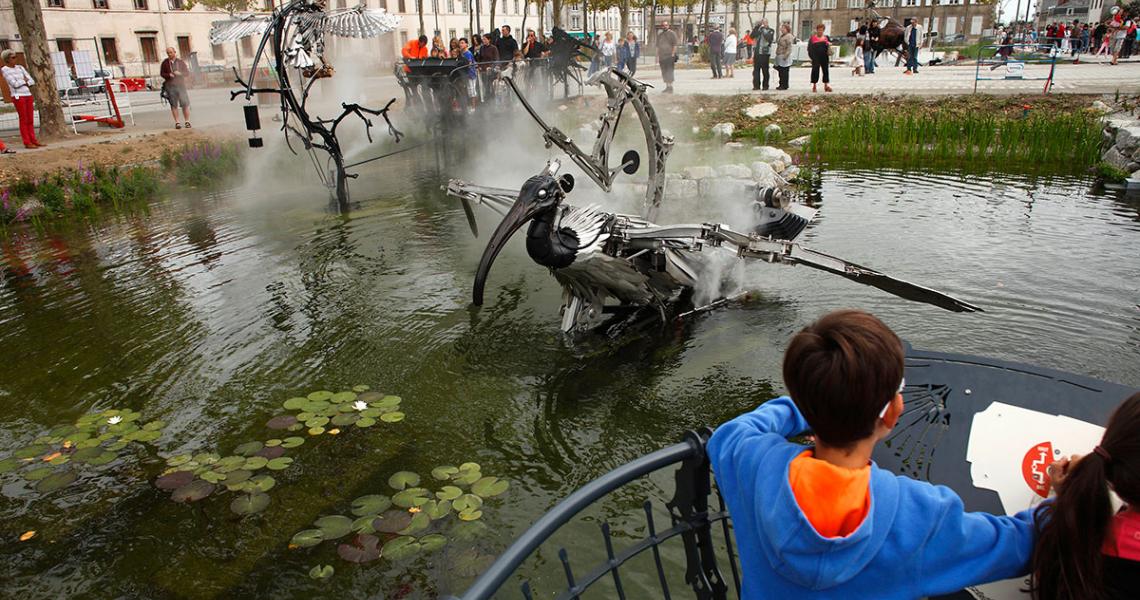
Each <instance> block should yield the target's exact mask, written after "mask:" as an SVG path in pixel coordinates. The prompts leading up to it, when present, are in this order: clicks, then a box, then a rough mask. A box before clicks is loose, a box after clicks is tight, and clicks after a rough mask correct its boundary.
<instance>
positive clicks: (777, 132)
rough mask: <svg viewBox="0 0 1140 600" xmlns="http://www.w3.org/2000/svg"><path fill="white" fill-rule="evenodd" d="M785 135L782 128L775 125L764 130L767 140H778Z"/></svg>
mask: <svg viewBox="0 0 1140 600" xmlns="http://www.w3.org/2000/svg"><path fill="white" fill-rule="evenodd" d="M783 134H784V130H783V129H780V126H779V125H777V124H775V123H772V124H770V125H768V126H767V127H765V128H764V139H766V140H772V139H776V138H778V137H780V136H781V135H783Z"/></svg>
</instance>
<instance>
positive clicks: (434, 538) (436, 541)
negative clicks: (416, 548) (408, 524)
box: [419, 533, 447, 552]
mask: <svg viewBox="0 0 1140 600" xmlns="http://www.w3.org/2000/svg"><path fill="white" fill-rule="evenodd" d="M419 542H420V546H421V547H422V548H423V550H424V552H432V551H434V550H439V549H440V548H442V547H443V546H444V545H445V544H447V538H446V537H444V536H443V535H441V534H438V533H432V534H429V535H425V536H423V537H422V538H420V540H419Z"/></svg>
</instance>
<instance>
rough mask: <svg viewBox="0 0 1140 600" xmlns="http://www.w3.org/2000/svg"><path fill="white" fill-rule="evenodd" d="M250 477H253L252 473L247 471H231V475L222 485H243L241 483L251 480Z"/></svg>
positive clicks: (227, 476) (228, 475)
mask: <svg viewBox="0 0 1140 600" xmlns="http://www.w3.org/2000/svg"><path fill="white" fill-rule="evenodd" d="M250 477H253V472H252V471H247V470H245V469H237V470H235V471H230V472H229V474H227V475H226V479H225V481H223V482H222V483H224V484H226V485H233V484H235V483H241V482H243V481H245V480H247V479H249V478H250Z"/></svg>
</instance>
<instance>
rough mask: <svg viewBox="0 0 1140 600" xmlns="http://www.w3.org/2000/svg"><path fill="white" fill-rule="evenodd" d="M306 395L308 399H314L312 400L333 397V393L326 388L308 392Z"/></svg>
mask: <svg viewBox="0 0 1140 600" xmlns="http://www.w3.org/2000/svg"><path fill="white" fill-rule="evenodd" d="M307 397H308V399H309V400H314V401H321V400H328V399H329V398H332V397H333V393H332V392H330V391H328V390H321V391H319V392H313V393H311V394H309V395H308V396H307Z"/></svg>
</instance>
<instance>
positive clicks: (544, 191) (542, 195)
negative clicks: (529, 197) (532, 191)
mask: <svg viewBox="0 0 1140 600" xmlns="http://www.w3.org/2000/svg"><path fill="white" fill-rule="evenodd" d="M538 197H539V198H545V197H546V190H538Z"/></svg>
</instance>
